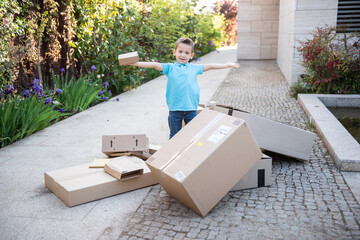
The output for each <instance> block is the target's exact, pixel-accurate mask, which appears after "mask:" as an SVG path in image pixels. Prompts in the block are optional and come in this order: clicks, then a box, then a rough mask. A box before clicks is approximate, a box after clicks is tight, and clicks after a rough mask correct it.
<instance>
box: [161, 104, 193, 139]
mask: <svg viewBox="0 0 360 240" xmlns="http://www.w3.org/2000/svg"><path fill="white" fill-rule="evenodd" d="M194 117H196V110H195V111H169V117H168V122H169V128H170V138H172V137H173V136H174V135H175V134H176V133H177V132H178V131H180V130H181V127H182V120H183V119H184V122H185V124H188V122H190V121H191V120H192V119H193V118H194Z"/></svg>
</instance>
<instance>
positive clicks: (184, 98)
mask: <svg viewBox="0 0 360 240" xmlns="http://www.w3.org/2000/svg"><path fill="white" fill-rule="evenodd" d="M162 67H163V71H162V72H163V73H164V74H165V75H166V76H167V78H168V80H167V84H166V103H167V105H168V107H169V110H170V111H193V110H197V107H198V105H199V101H200V87H199V83H198V81H197V75H199V74H202V73H203V70H204V65H197V64H196V65H195V64H191V63H185V64H180V63H178V62H176V63H163V64H162Z"/></svg>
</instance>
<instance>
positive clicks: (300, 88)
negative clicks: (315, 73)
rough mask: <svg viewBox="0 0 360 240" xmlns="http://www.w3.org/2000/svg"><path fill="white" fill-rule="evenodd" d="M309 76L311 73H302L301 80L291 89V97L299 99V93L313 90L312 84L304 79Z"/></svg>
mask: <svg viewBox="0 0 360 240" xmlns="http://www.w3.org/2000/svg"><path fill="white" fill-rule="evenodd" d="M307 77H309V75H306V74H301V75H300V77H299V80H298V81H297V82H296V83H295V84H294V85H293V86H292V87H291V89H290V95H291V97H293V98H296V99H297V97H298V94H300V93H310V92H311V87H310V85H309V84H308V83H307V82H306V81H304V80H305V79H306V78H307Z"/></svg>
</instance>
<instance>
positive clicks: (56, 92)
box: [55, 88, 63, 96]
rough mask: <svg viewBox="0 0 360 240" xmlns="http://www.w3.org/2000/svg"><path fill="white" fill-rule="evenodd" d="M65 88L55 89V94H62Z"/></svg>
mask: <svg viewBox="0 0 360 240" xmlns="http://www.w3.org/2000/svg"><path fill="white" fill-rule="evenodd" d="M62 91H63V90H61V89H59V88H57V89H56V91H55V95H56V96H57V95H60V94H61V93H62Z"/></svg>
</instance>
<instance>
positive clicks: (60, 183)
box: [44, 159, 158, 207]
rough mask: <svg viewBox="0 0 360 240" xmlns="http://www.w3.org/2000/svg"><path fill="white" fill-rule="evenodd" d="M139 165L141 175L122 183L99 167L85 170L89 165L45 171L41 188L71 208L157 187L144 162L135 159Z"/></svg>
mask: <svg viewBox="0 0 360 240" xmlns="http://www.w3.org/2000/svg"><path fill="white" fill-rule="evenodd" d="M140 162H141V163H142V167H143V169H144V173H143V175H141V176H139V177H136V178H132V179H129V180H126V181H119V180H117V179H116V178H114V177H112V176H110V175H109V174H107V173H106V172H105V171H104V169H103V168H89V164H82V165H79V166H73V167H68V168H63V169H58V170H54V171H49V172H45V174H44V177H45V186H46V187H47V188H49V189H50V190H51V191H52V192H53V193H54V194H55V195H56V196H57V197H59V198H60V199H61V200H62V201H63V202H64V203H65V204H66V205H67V206H69V207H72V206H75V205H79V204H82V203H87V202H90V201H94V200H98V199H101V198H105V197H109V196H113V195H116V194H119V193H124V192H128V191H132V190H135V189H139V188H143V187H147V186H151V185H154V184H157V183H158V182H157V180H156V179H155V178H154V176H153V175H152V174H151V172H150V170H149V168H148V167H147V166H146V164H145V162H144V161H143V160H141V159H139V163H140Z"/></svg>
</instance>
